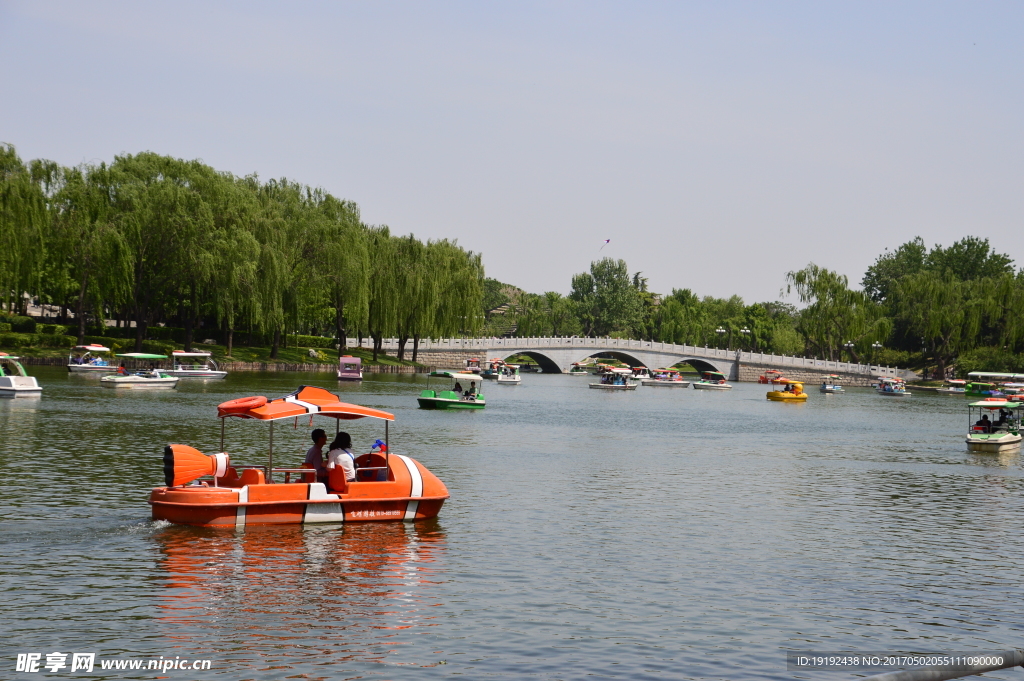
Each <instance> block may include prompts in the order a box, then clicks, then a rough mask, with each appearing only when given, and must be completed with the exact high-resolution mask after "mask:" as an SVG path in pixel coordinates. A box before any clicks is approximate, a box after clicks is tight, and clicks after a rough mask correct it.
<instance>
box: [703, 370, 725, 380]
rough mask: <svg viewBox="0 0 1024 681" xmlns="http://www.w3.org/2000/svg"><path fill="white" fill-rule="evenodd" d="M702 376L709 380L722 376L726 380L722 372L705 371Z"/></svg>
mask: <svg viewBox="0 0 1024 681" xmlns="http://www.w3.org/2000/svg"><path fill="white" fill-rule="evenodd" d="M701 376H704V377H705V378H707V377H708V376H720V377H722V378H723V379H724V378H725V374H723V373H722V372H720V371H704V372H701Z"/></svg>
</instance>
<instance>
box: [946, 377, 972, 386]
mask: <svg viewBox="0 0 1024 681" xmlns="http://www.w3.org/2000/svg"><path fill="white" fill-rule="evenodd" d="M946 383H949V384H950V385H963V384H965V383H967V381H965V380H964V379H962V378H951V379H949V380H948V381H946Z"/></svg>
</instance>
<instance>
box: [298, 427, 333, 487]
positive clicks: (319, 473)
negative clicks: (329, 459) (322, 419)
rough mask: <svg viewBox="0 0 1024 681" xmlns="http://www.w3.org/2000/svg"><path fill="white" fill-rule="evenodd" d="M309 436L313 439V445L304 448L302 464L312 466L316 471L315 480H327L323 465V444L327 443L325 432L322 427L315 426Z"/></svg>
mask: <svg viewBox="0 0 1024 681" xmlns="http://www.w3.org/2000/svg"><path fill="white" fill-rule="evenodd" d="M310 437H311V438H312V439H313V446H312V447H310V448H309V449H307V450H306V458H305V460H304V461H303V463H304V464H307V465H309V466H312V467H313V470H315V471H316V481H317V482H327V468H325V467H324V445H326V444H327V433H325V432H324V431H323V428H317V429H316V430H314V431H313V432H312V433H310Z"/></svg>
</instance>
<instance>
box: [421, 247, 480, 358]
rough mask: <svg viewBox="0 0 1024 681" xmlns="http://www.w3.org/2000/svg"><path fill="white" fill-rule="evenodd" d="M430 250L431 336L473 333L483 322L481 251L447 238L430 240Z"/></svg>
mask: <svg viewBox="0 0 1024 681" xmlns="http://www.w3.org/2000/svg"><path fill="white" fill-rule="evenodd" d="M430 249H431V259H430V260H431V265H430V267H431V269H432V270H433V272H434V278H433V280H434V283H435V286H436V291H437V298H436V301H435V305H434V315H433V323H432V327H433V328H432V330H431V335H432V336H434V337H435V338H437V337H444V336H454V335H456V334H460V335H473V334H475V333H476V331H477V329H479V328H480V327H481V326H482V325H483V312H482V311H481V301H482V300H483V282H484V266H483V262H482V259H481V257H480V254H478V253H474V252H473V251H467V250H465V249H464V248H462V247H461V246H459V245H458V243H457V242H455V241H449V240H447V239H441V240H439V241H433V242H431V244H430Z"/></svg>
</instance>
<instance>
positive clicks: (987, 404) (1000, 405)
mask: <svg viewBox="0 0 1024 681" xmlns="http://www.w3.org/2000/svg"><path fill="white" fill-rule="evenodd" d="M967 406H968V407H983V408H985V409H1020V408H1022V407H1024V402H1011V401H1010V400H982V401H981V402H971V403H969V404H968V405H967Z"/></svg>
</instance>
